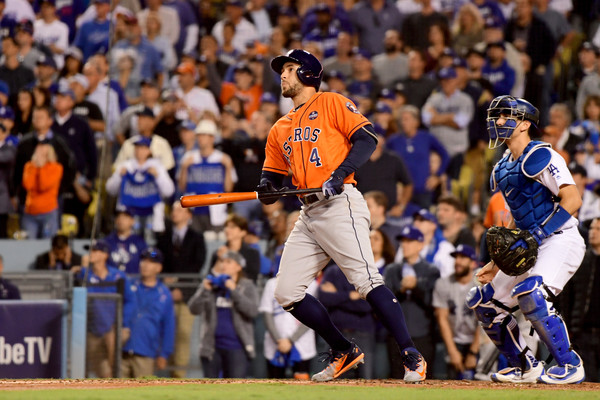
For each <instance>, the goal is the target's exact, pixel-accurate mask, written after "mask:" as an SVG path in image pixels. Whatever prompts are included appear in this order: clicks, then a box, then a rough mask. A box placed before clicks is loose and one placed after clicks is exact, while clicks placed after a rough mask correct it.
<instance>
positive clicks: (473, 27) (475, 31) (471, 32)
mask: <svg viewBox="0 0 600 400" xmlns="http://www.w3.org/2000/svg"><path fill="white" fill-rule="evenodd" d="M484 26H485V23H484V20H483V17H482V16H481V13H480V12H479V9H478V8H477V6H476V5H474V4H473V3H464V4H463V5H461V6H460V8H459V10H458V13H457V15H456V18H455V19H454V23H453V25H452V30H451V32H452V48H453V49H454V51H455V52H456V54H458V55H459V56H461V57H464V56H465V54H467V51H468V50H469V49H470V48H472V47H473V46H475V45H476V44H477V43H479V42H481V41H482V40H483V27H484Z"/></svg>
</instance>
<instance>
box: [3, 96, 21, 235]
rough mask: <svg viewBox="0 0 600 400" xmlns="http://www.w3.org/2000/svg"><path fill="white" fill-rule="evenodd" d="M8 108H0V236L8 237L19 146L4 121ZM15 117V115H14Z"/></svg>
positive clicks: (12, 209) (12, 210)
mask: <svg viewBox="0 0 600 400" xmlns="http://www.w3.org/2000/svg"><path fill="white" fill-rule="evenodd" d="M5 114H6V108H5V107H2V108H0V118H2V119H1V120H0V238H1V239H4V238H7V237H8V232H7V227H8V216H9V214H11V213H13V212H14V211H15V210H14V208H13V204H12V202H11V197H12V196H14V187H13V186H12V179H13V173H14V169H15V159H16V156H17V146H16V144H15V143H14V142H13V141H12V140H11V138H12V137H11V136H10V129H9V127H7V126H6V125H5V122H2V121H3V120H5V118H6V117H7V115H5ZM13 118H14V115H13Z"/></svg>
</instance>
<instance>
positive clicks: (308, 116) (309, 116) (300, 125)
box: [263, 92, 370, 189]
mask: <svg viewBox="0 0 600 400" xmlns="http://www.w3.org/2000/svg"><path fill="white" fill-rule="evenodd" d="M369 124H370V122H369V120H368V119H367V118H365V117H364V116H363V115H362V114H361V113H359V112H358V109H357V108H356V106H355V105H354V103H353V102H352V101H350V100H349V99H348V98H346V97H344V96H342V95H340V94H337V93H330V92H319V93H316V94H315V95H313V96H312V97H311V98H310V100H309V101H308V102H307V103H306V104H304V105H303V106H302V107H299V108H296V109H293V110H291V111H290V112H289V113H288V114H287V115H285V116H283V117H281V118H280V119H279V120H278V121H277V122H276V123H275V125H273V127H272V128H271V131H270V132H269V137H268V139H267V146H266V159H265V163H264V166H263V170H265V171H270V172H275V173H278V174H287V173H288V170H291V171H292V178H293V183H294V185H296V186H297V187H298V188H299V189H304V188H316V187H320V186H321V185H322V184H323V182H325V181H326V180H327V179H328V178H329V176H330V174H331V171H333V170H335V169H336V168H337V167H338V166H339V165H340V164H341V163H342V162H343V161H344V160H345V159H346V156H347V155H348V153H349V152H350V149H351V148H352V143H351V142H350V138H351V137H352V135H353V134H354V132H356V131H357V130H359V129H360V128H362V127H363V126H365V125H369ZM344 183H353V184H355V183H356V181H355V180H354V174H350V175H349V176H347V177H346V179H345V180H344Z"/></svg>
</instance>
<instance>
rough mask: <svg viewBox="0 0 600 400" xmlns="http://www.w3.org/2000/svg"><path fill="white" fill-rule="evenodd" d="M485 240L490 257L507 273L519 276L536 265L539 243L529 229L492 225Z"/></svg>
mask: <svg viewBox="0 0 600 400" xmlns="http://www.w3.org/2000/svg"><path fill="white" fill-rule="evenodd" d="M485 241H486V244H487V247H488V251H489V252H490V257H491V258H492V260H494V263H495V264H496V265H497V266H498V268H500V270H501V271H502V272H504V273H505V274H507V275H511V276H519V275H521V274H523V273H525V272H527V271H528V270H530V269H531V268H532V267H533V266H534V265H535V261H536V260H537V254H538V247H539V245H538V243H537V241H536V240H535V238H534V237H533V235H532V234H531V233H529V231H525V230H521V229H508V228H504V227H502V226H492V227H491V228H490V229H489V230H488V231H487V235H486V238H485Z"/></svg>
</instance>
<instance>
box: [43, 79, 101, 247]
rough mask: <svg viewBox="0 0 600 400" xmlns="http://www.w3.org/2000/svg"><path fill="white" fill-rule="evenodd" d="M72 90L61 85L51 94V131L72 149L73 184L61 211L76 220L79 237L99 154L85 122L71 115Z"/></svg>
mask: <svg viewBox="0 0 600 400" xmlns="http://www.w3.org/2000/svg"><path fill="white" fill-rule="evenodd" d="M74 106H75V93H74V92H73V91H72V90H71V89H69V87H68V86H65V87H62V88H60V89H59V90H58V93H57V94H56V96H55V97H54V109H55V110H56V114H55V117H54V124H53V125H52V132H53V133H56V134H58V135H60V136H62V138H63V139H64V140H65V142H66V143H67V144H68V146H69V149H70V150H71V151H72V152H73V155H74V157H75V163H76V167H77V168H76V172H75V180H74V181H73V185H72V186H73V187H67V188H65V189H66V190H65V192H64V193H63V200H64V205H63V210H62V211H63V212H65V213H69V214H73V215H75V217H77V221H78V222H79V232H78V234H77V235H78V236H79V237H82V236H83V232H84V229H83V225H84V224H83V219H84V215H85V212H86V210H87V208H88V205H89V203H90V202H91V191H92V188H93V186H94V183H95V180H96V177H97V165H98V155H97V150H96V141H95V140H94V134H93V132H92V131H91V129H90V126H89V125H88V123H87V122H86V121H85V120H84V119H82V118H80V117H78V116H76V115H74V114H73V107H74Z"/></svg>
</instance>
